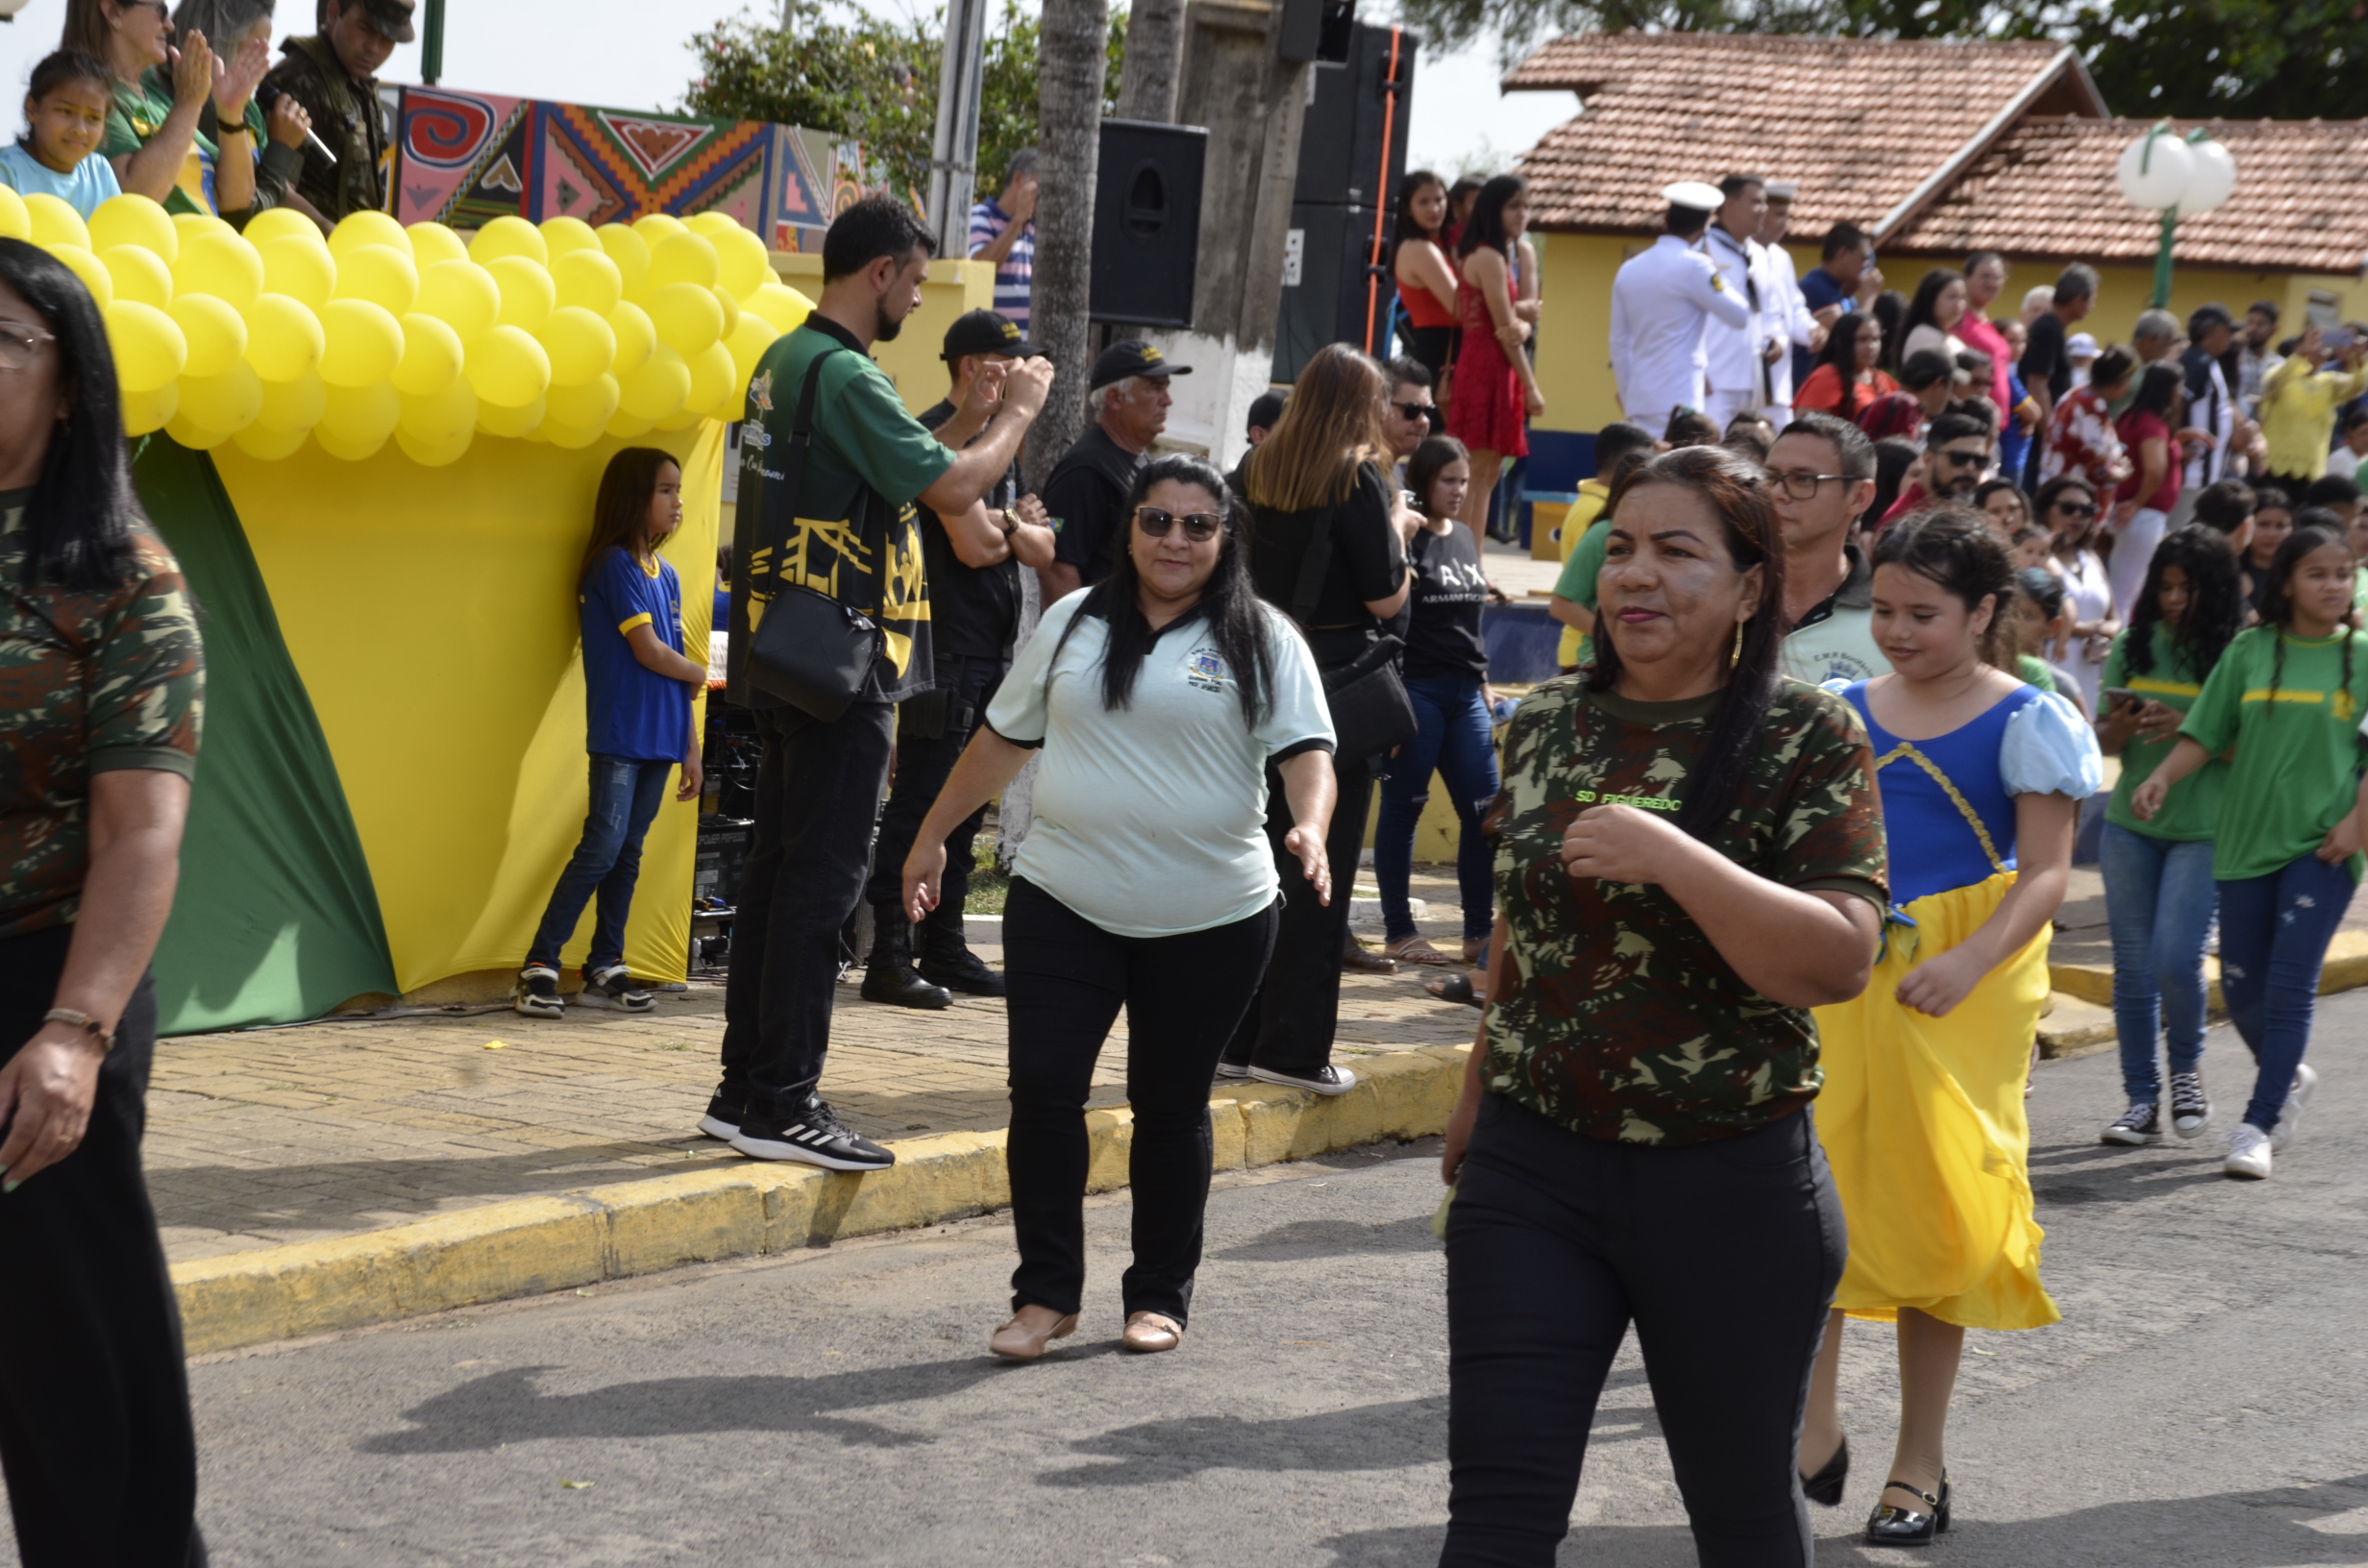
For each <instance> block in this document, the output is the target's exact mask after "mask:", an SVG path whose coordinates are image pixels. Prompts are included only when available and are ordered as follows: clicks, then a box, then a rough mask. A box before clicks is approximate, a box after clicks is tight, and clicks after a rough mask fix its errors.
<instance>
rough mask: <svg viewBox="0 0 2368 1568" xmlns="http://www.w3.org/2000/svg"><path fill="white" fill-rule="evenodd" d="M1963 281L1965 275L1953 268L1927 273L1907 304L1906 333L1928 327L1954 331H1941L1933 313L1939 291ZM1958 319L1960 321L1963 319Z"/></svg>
mask: <svg viewBox="0 0 2368 1568" xmlns="http://www.w3.org/2000/svg"><path fill="white" fill-rule="evenodd" d="M1964 281H1965V275H1964V274H1963V273H1961V272H1959V271H1958V270H1957V269H1956V268H1954V267H1935V268H1933V269H1932V270H1931V271H1930V272H1927V273H1926V274H1925V275H1924V277H1923V279H1922V281H1920V282H1918V283H1917V284H1916V285H1915V298H1914V299H1913V300H1911V301H1910V302H1909V304H1908V320H1907V329H1908V331H1915V330H1916V329H1917V328H1918V327H1930V328H1931V329H1932V330H1933V331H1944V330H1952V331H1953V330H1954V329H1943V328H1942V327H1941V325H1940V323H1939V321H1938V320H1937V319H1936V318H1935V316H1934V314H1933V312H1934V310H1935V309H1936V308H1937V306H1938V305H1939V302H1940V293H1941V290H1943V289H1945V288H1947V287H1948V286H1949V285H1950V284H1951V283H1961V282H1964ZM1959 319H1960V320H1962V319H1963V318H1962V317H1960V318H1959Z"/></svg>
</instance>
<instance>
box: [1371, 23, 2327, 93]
mask: <svg viewBox="0 0 2368 1568" xmlns="http://www.w3.org/2000/svg"><path fill="white" fill-rule="evenodd" d="M1399 9H1400V12H1401V14H1402V15H1403V16H1404V18H1405V19H1406V21H1407V22H1408V23H1409V24H1411V25H1412V26H1414V27H1415V28H1416V29H1418V31H1419V32H1421V33H1422V34H1423V36H1424V37H1426V38H1428V39H1429V40H1430V41H1431V42H1432V44H1433V45H1434V46H1436V47H1443V48H1455V47H1458V46H1461V45H1463V44H1466V43H1468V42H1470V41H1472V40H1474V39H1476V38H1479V37H1484V36H1486V35H1489V34H1494V35H1495V36H1496V37H1498V38H1499V39H1500V40H1501V42H1502V47H1503V51H1504V55H1505V59H1506V61H1507V63H1511V61H1513V60H1514V59H1517V57H1518V56H1519V55H1521V54H1522V53H1524V52H1526V50H1527V49H1528V47H1529V46H1530V45H1531V44H1532V43H1534V42H1536V41H1538V40H1539V39H1541V38H1543V37H1552V36H1553V35H1555V34H1558V33H1571V32H1582V31H1592V32H1613V33H1616V32H1621V31H1624V30H1626V29H1629V28H1640V29H1644V30H1646V31H1650V32H1679V33H1795V34H1823V35H1833V36H1839V37H1866V38H2055V39H2059V40H2060V41H2062V42H2065V43H2070V44H2073V45H2075V46H2077V47H2078V48H2079V49H2080V51H2081V54H2082V56H2083V57H2084V59H2085V60H2086V61H2088V68H2089V72H2090V74H2091V75H2093V76H2094V77H2095V78H2096V82H2097V86H2098V88H2099V89H2100V90H2101V91H2103V92H2104V94H2105V101H2106V103H2107V104H2108V105H2109V106H2110V107H2111V109H2112V110H2113V111H2114V112H2115V113H2119V114H2127V115H2132V116H2136V117H2145V116H2150V115H2156V114H2170V115H2175V116H2178V117H2179V118H2182V119H2209V118H2213V117H2215V116H2217V117H2219V118H2223V119H2262V118H2275V119H2304V118H2308V117H2310V116H2312V115H2316V116H2319V117H2321V118H2326V119H2339V118H2340V119H2349V118H2357V117H2363V116H2368V69H2363V67H2364V66H2368V0H2043V3H2040V4H2035V5H2033V4H2022V5H2009V4H2001V3H1998V0H1401V4H1400V7H1399Z"/></svg>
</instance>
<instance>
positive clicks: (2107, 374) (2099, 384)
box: [2088, 344, 2137, 392]
mask: <svg viewBox="0 0 2368 1568" xmlns="http://www.w3.org/2000/svg"><path fill="white" fill-rule="evenodd" d="M2136 368H2137V355H2134V354H2132V353H2131V352H2130V351H2129V350H2128V349H2125V348H2122V347H2120V346H2119V345H2118V344H2116V345H2115V346H2114V347H2112V348H2109V349H2108V350H2106V351H2105V352H2104V353H2103V354H2100V355H2097V359H2096V363H2094V364H2092V365H2090V366H2089V367H2088V384H2089V385H2090V386H2093V387H2095V388H2096V389H2097V390H2098V391H2099V392H2102V391H2104V390H2105V389H2106V388H2107V387H2109V386H2118V385H2119V384H2120V383H2122V382H2123V381H2126V380H2129V379H2130V372H2132V371H2134V370H2135V369H2136Z"/></svg>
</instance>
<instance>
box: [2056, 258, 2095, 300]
mask: <svg viewBox="0 0 2368 1568" xmlns="http://www.w3.org/2000/svg"><path fill="white" fill-rule="evenodd" d="M2096 297H2097V269H2096V268H2094V267H2092V266H2090V265H2089V264H2088V263H2087V262H2085V261H2075V262H2073V263H2072V264H2071V265H2070V266H2068V267H2066V268H2064V269H2063V271H2061V272H2060V273H2058V274H2057V275H2056V303H2057V304H2058V305H2069V304H2071V303H2072V302H2073V301H2074V300H2093V299H2095V298H2096Z"/></svg>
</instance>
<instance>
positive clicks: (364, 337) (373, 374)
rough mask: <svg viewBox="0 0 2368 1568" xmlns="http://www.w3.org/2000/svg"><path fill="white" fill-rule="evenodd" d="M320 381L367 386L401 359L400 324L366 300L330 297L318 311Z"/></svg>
mask: <svg viewBox="0 0 2368 1568" xmlns="http://www.w3.org/2000/svg"><path fill="white" fill-rule="evenodd" d="M321 335H322V337H323V338H324V339H325V340H326V341H325V343H324V346H323V348H322V350H321V380H324V381H327V382H328V383H329V384H330V385H331V386H368V385H370V384H371V383H372V382H373V381H382V380H386V378H387V377H389V376H392V375H393V374H394V373H395V367H396V366H397V365H399V364H401V363H402V362H403V324H402V323H401V322H398V321H397V320H395V318H394V317H393V316H392V315H391V314H389V313H388V312H387V310H386V307H385V306H378V305H372V304H371V303H370V302H369V301H368V300H332V301H330V302H329V304H328V305H327V306H324V307H323V308H322V310H321Z"/></svg>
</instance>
